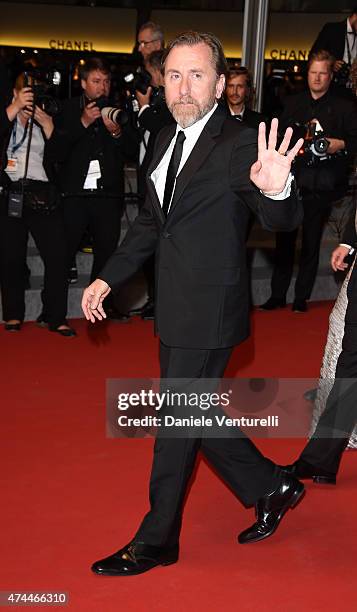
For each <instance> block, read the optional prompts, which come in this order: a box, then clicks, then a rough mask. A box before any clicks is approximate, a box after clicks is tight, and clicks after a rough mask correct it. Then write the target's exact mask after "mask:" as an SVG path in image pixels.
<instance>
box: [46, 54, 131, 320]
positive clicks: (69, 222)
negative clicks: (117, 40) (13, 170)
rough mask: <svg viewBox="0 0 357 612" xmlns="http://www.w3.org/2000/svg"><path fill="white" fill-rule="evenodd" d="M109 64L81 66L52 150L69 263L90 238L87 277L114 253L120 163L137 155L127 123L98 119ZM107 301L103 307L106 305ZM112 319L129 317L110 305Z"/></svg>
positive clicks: (121, 176)
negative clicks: (78, 92) (57, 164)
mask: <svg viewBox="0 0 357 612" xmlns="http://www.w3.org/2000/svg"><path fill="white" fill-rule="evenodd" d="M110 84H111V74H110V67H109V65H108V64H107V62H105V61H104V60H103V59H102V58H97V57H92V58H89V59H88V60H87V61H86V63H85V64H84V65H83V66H82V67H81V86H82V90H83V91H82V95H80V96H78V97H75V98H71V99H70V100H66V102H65V103H64V105H63V110H62V112H61V114H60V115H59V116H58V117H57V118H56V125H57V128H58V130H59V132H60V133H61V135H62V140H61V147H59V148H58V151H57V159H58V161H59V162H60V168H59V182H60V187H61V191H62V193H63V195H64V197H63V213H64V220H65V226H66V234H67V246H68V267H70V265H71V263H72V262H73V259H74V257H75V254H76V252H77V249H78V247H79V244H80V241H81V238H82V236H83V234H84V232H85V230H86V229H89V231H90V234H91V236H92V238H93V267H92V271H91V280H93V279H94V278H96V277H97V276H98V273H99V271H100V270H101V269H102V268H103V266H104V264H105V262H106V261H107V259H108V258H109V257H110V255H111V254H112V253H113V252H114V251H115V249H116V247H117V245H118V242H119V238H120V229H121V217H122V214H123V209H124V162H125V161H126V159H136V156H137V151H138V144H139V143H138V137H137V134H136V132H135V131H134V129H132V128H131V126H130V124H127V125H126V126H125V127H124V128H122V127H121V126H120V125H118V124H116V123H114V122H113V121H111V120H110V119H108V118H107V117H105V116H104V117H102V114H101V110H100V107H99V106H98V101H99V100H101V101H102V102H103V103H104V100H106V103H105V105H106V106H110V103H109V95H110ZM108 306H109V305H108V304H107V309H108ZM110 316H111V318H113V319H115V320H116V321H119V322H122V323H126V322H128V321H129V320H130V318H129V316H128V315H127V314H124V313H120V312H117V310H116V309H115V307H114V304H112V308H111V315H110Z"/></svg>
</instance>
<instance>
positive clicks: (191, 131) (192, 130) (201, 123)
mask: <svg viewBox="0 0 357 612" xmlns="http://www.w3.org/2000/svg"><path fill="white" fill-rule="evenodd" d="M217 106H218V104H217V102H215V103H214V105H213V108H211V110H210V111H208V113H206V115H205V116H204V117H202V118H201V119H199V120H198V121H196V122H195V123H193V125H190V126H189V127H187V128H182V127H181V126H180V125H179V124H177V126H176V133H175V136H176V135H177V134H178V132H183V133H184V134H185V136H186V138H188V139H190V138H192V137H193V136H195V135H197V134H199V133H200V132H202V130H203V128H204V127H205V125H206V123H207V122H208V120H209V119H210V118H211V117H212V115H213V113H214V111H215V110H216V108H217Z"/></svg>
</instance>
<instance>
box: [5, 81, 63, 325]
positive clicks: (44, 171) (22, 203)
mask: <svg viewBox="0 0 357 612" xmlns="http://www.w3.org/2000/svg"><path fill="white" fill-rule="evenodd" d="M35 102H36V99H35V98H34V92H33V89H32V88H31V87H24V75H21V76H20V77H19V78H18V79H17V81H16V85H15V89H14V92H13V99H12V102H11V103H10V104H9V105H8V106H7V107H6V108H5V109H4V108H3V109H2V113H1V114H2V117H1V122H0V123H1V134H0V140H1V142H0V147H1V149H2V151H3V154H2V159H1V176H0V184H1V195H0V217H1V219H0V282H1V297H2V309H3V319H4V321H5V330H7V331H20V329H21V325H22V322H23V320H24V318H25V284H26V279H25V262H26V252H27V241H28V235H29V233H31V234H32V236H33V239H34V241H35V244H36V246H37V248H38V250H39V253H40V256H41V258H42V260H43V262H44V267H45V275H44V288H43V291H42V302H43V311H42V314H41V315H40V317H39V319H38V321H40V322H41V323H42V325H43V326H48V327H49V329H50V331H54V332H58V333H59V334H61V335H62V336H67V337H71V336H75V331H74V330H73V329H71V328H70V327H69V326H68V325H67V322H66V311H67V280H66V249H65V232H64V224H63V218H62V214H61V211H60V209H59V194H58V192H57V190H56V187H55V174H54V163H53V158H52V155H51V147H52V145H53V144H54V143H55V142H56V140H57V138H58V134H57V133H56V131H55V129H54V125H53V120H52V118H51V117H50V116H49V115H48V114H46V113H45V112H44V111H43V110H41V108H40V107H39V106H37V105H36V104H35V107H34V106H33V105H34V103H35Z"/></svg>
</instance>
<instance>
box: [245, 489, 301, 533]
mask: <svg viewBox="0 0 357 612" xmlns="http://www.w3.org/2000/svg"><path fill="white" fill-rule="evenodd" d="M305 493H306V491H305V487H304V485H303V484H302V483H300V486H299V488H298V489H296V491H294V493H293V495H292V496H291V499H290V501H289V504H287V505H286V506H285V508H283V509H282V510H281V512H280V514H279V516H278V520H277V522H276V524H275V527H274V528H273V529H272V530H271V531H269V533H265V534H264V535H262V536H261V537H260V538H255V539H254V540H246V541H245V542H240V541H239V536H238V542H239V544H254V543H255V542H260V541H261V540H265V539H266V538H270V536H272V535H273V534H274V533H275V532H276V530H277V529H278V527H279V525H280V523H281V521H282V519H283V517H284V515H285V514H286V513H287V511H288V510H292V509H293V508H295V507H296V506H297V505H298V503H299V502H301V500H302V499H303V497H304V495H305Z"/></svg>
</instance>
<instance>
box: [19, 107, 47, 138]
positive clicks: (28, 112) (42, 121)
mask: <svg viewBox="0 0 357 612" xmlns="http://www.w3.org/2000/svg"><path fill="white" fill-rule="evenodd" d="M23 114H24V116H25V117H26V119H30V118H31V117H33V119H34V120H35V121H36V123H38V125H40V126H41V127H42V130H43V132H44V134H45V136H46V138H47V140H49V139H50V138H51V136H52V132H53V130H54V124H53V119H52V117H50V115H47V113H45V111H43V110H42V109H41V108H40V107H39V106H35V112H34V113H33V110H32V108H30V109H29V108H28V107H26V108H24V110H23Z"/></svg>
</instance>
